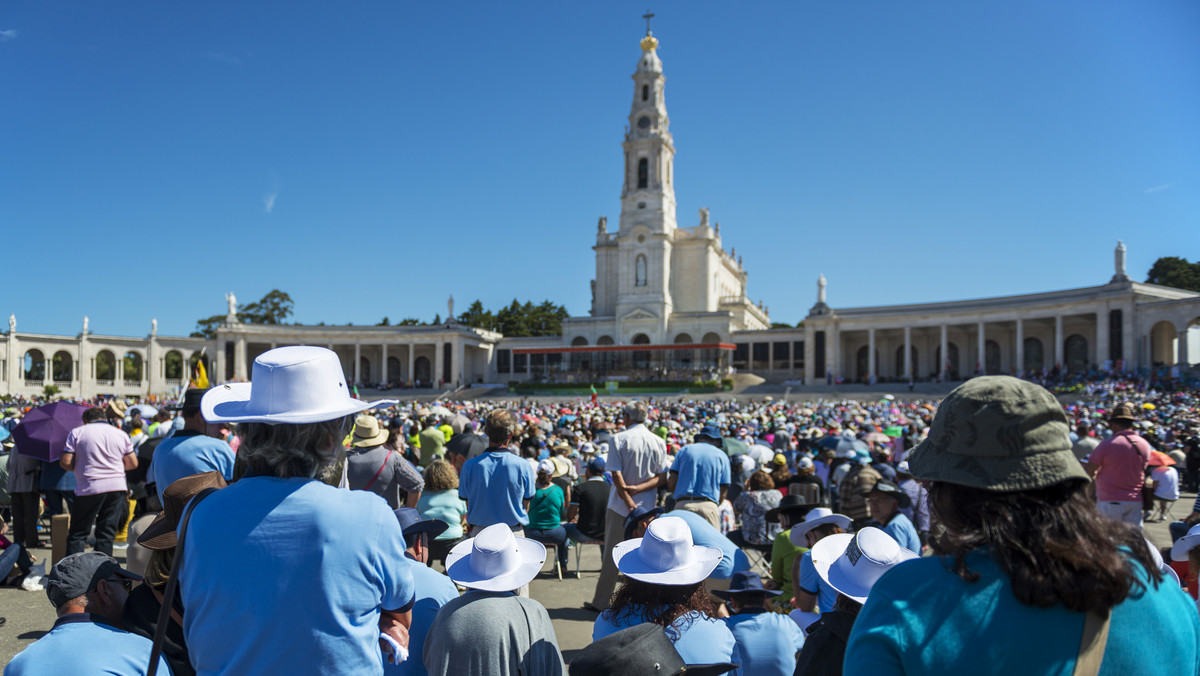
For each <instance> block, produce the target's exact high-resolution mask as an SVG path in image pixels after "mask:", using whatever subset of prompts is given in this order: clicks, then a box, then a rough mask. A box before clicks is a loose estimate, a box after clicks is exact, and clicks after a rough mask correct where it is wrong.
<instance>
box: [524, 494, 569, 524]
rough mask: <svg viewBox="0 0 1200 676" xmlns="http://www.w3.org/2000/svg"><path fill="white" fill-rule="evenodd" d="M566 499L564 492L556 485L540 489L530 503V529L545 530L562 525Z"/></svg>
mask: <svg viewBox="0 0 1200 676" xmlns="http://www.w3.org/2000/svg"><path fill="white" fill-rule="evenodd" d="M565 503H566V499H565V498H564V497H563V490H562V489H561V488H559V487H558V485H556V484H553V483H552V484H550V485H549V486H546V487H545V488H539V489H538V491H537V492H536V493H534V494H533V499H532V500H530V501H529V527H530V528H537V529H539V530H545V529H547V528H558V527H559V526H561V525H562V516H563V505H564V504H565Z"/></svg>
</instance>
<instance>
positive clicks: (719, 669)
mask: <svg viewBox="0 0 1200 676" xmlns="http://www.w3.org/2000/svg"><path fill="white" fill-rule="evenodd" d="M737 668H738V665H736V664H733V663H730V662H724V663H719V664H688V665H685V666H684V667H683V669H680V670H679V672H678V674H679V676H720V674H728V673H729V672H731V671H733V670H734V669H737Z"/></svg>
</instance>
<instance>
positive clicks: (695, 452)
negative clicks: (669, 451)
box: [671, 444, 733, 502]
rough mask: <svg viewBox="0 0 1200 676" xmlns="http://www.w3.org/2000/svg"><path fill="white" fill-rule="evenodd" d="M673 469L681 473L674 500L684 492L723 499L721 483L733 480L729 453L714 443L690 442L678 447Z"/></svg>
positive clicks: (710, 498)
mask: <svg viewBox="0 0 1200 676" xmlns="http://www.w3.org/2000/svg"><path fill="white" fill-rule="evenodd" d="M671 471H672V472H677V473H678V474H679V476H678V477H677V478H676V480H675V499H676V500H678V499H680V498H682V497H683V496H685V495H691V496H695V497H701V498H708V499H709V500H712V501H713V502H720V501H721V485H722V484H724V485H726V486H728V485H729V483H730V482H731V481H732V480H733V472H732V471H731V470H730V468H729V456H727V455H725V451H722V450H721V449H719V448H717V447H716V446H713V445H711V444H688V445H687V446H684V447H683V448H681V449H679V453H677V454H676V455H675V462H673V463H671Z"/></svg>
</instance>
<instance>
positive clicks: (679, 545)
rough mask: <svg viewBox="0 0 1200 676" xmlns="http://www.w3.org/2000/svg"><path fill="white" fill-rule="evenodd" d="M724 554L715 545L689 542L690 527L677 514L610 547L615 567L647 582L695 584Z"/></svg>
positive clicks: (656, 520)
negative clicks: (644, 532)
mask: <svg viewBox="0 0 1200 676" xmlns="http://www.w3.org/2000/svg"><path fill="white" fill-rule="evenodd" d="M723 555H724V553H723V552H722V551H721V550H720V549H719V548H717V547H705V546H703V545H696V544H692V529H691V527H689V526H688V523H687V522H686V521H684V520H683V519H681V518H679V517H677V516H664V517H660V518H658V519H655V520H654V521H651V522H650V526H649V527H648V528H647V529H646V536H645V537H641V538H635V539H633V540H626V541H625V542H622V543H620V544H618V545H617V546H616V547H614V548H613V554H612V556H613V560H614V561H616V563H617V570H619V571H621V572H622V573H624V574H625V575H626V576H628V577H630V578H633V579H634V580H639V581H641V582H649V583H650V584H664V585H688V584H696V583H697V582H700V581H701V580H703V579H705V578H707V577H708V576H709V575H710V574H712V572H713V570H715V569H716V567H717V566H718V565H719V564H720V563H721V557H722V556H723Z"/></svg>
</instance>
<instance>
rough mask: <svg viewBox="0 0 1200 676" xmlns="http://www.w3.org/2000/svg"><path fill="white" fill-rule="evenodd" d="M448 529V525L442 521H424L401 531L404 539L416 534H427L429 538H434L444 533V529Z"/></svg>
mask: <svg viewBox="0 0 1200 676" xmlns="http://www.w3.org/2000/svg"><path fill="white" fill-rule="evenodd" d="M449 527H450V524H448V523H446V522H445V521H442V520H441V519H425V520H424V521H418V522H416V523H414V524H411V525H410V526H408V527H407V528H404V529H403V531H404V537H408V536H410V535H416V534H417V533H429V537H430V538H435V537H437V536H439V535H441V534H442V533H445V532H446V529H447V528H449Z"/></svg>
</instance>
